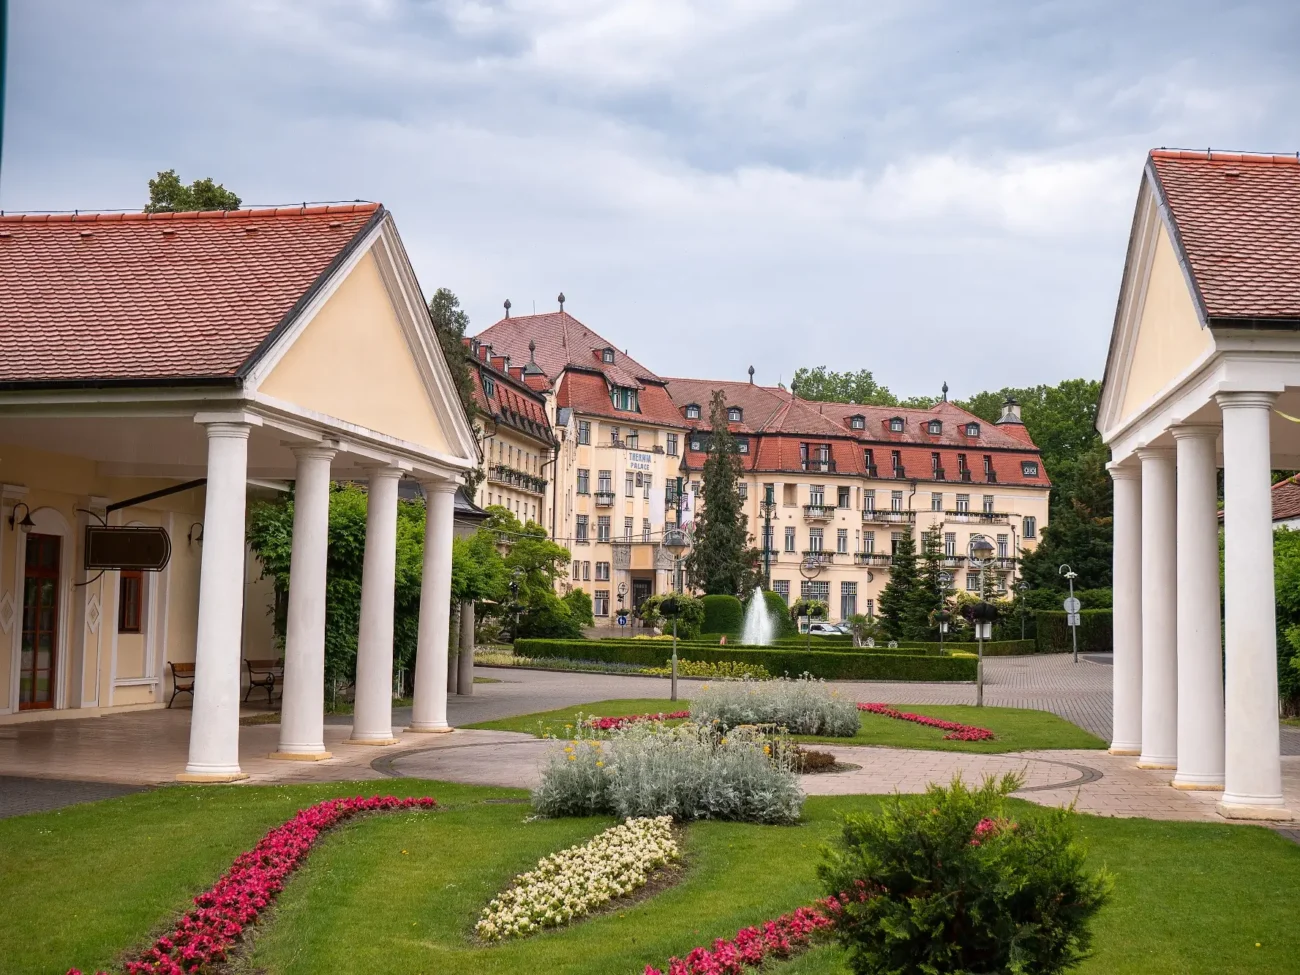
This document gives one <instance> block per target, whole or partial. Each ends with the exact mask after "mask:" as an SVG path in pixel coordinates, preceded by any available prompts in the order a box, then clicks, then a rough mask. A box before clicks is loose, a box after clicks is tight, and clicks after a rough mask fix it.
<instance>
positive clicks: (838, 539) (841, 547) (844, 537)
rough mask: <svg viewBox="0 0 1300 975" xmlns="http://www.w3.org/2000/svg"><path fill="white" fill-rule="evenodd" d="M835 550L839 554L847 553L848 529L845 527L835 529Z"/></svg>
mask: <svg viewBox="0 0 1300 975" xmlns="http://www.w3.org/2000/svg"><path fill="white" fill-rule="evenodd" d="M835 551H837V552H839V553H840V554H841V555H848V554H849V530H848V529H847V528H837V529H835Z"/></svg>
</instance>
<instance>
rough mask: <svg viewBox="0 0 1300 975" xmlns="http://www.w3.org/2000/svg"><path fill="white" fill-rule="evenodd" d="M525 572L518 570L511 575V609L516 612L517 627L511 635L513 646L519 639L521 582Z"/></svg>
mask: <svg viewBox="0 0 1300 975" xmlns="http://www.w3.org/2000/svg"><path fill="white" fill-rule="evenodd" d="M523 574H524V570H523V569H520V568H516V569H515V570H514V572H512V573H511V575H510V608H511V609H513V610H514V612H515V626H514V630H513V631H512V632H511V634H510V642H511V643H512V644H513V643H514V642H515V641H516V640H518V639H519V610H520V608H521V607H520V603H519V580H520V578H522V576H523Z"/></svg>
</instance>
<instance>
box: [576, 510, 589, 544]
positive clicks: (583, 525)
mask: <svg viewBox="0 0 1300 975" xmlns="http://www.w3.org/2000/svg"><path fill="white" fill-rule="evenodd" d="M573 539H574V541H577V542H585V541H586V540H587V516H586V515H577V516H576V517H575V518H574V520H573Z"/></svg>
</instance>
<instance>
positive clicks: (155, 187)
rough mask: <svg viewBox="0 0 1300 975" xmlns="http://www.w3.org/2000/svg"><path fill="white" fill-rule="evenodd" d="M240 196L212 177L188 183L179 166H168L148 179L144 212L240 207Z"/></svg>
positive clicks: (231, 208)
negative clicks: (167, 168) (155, 177)
mask: <svg viewBox="0 0 1300 975" xmlns="http://www.w3.org/2000/svg"><path fill="white" fill-rule="evenodd" d="M239 204H240V199H239V197H238V196H236V195H235V194H234V193H232V192H231V191H230V190H228V189H226V188H225V187H224V186H222V185H221V184H220V183H214V182H213V181H212V178H211V177H205V178H203V179H196V180H195V181H194V182H193V183H191V184H190V185H189V186H186V185H185V184H184V183H182V182H181V179H180V177H179V176H177V175H176V170H174V169H169V170H167V171H166V172H161V173H159V174H158V177H157V179H151V180H149V202H148V203H147V204H145V208H144V212H145V213H177V212H181V211H187V210H238V209H239Z"/></svg>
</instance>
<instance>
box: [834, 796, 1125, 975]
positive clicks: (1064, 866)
mask: <svg viewBox="0 0 1300 975" xmlns="http://www.w3.org/2000/svg"><path fill="white" fill-rule="evenodd" d="M1019 785H1020V782H1019V780H1018V779H1017V778H1016V777H1015V776H1010V775H1009V776H1007V777H1006V778H1004V779H1003V780H1002V781H1001V782H997V781H995V780H993V779H988V780H986V781H985V783H984V785H983V787H982V788H980V789H976V790H972V789H968V788H967V787H966V786H965V785H964V784H962V782H961V780H960V779H955V780H954V781H953V783H952V784H951V785H950V786H948V787H947V788H943V787H941V786H935V785H932V786H931V787H930V788H929V790H928V791H927V792H926V794H925V795H923V796H903V795H897V794H895V795H894V796H892V797H891V798H889V799H887V800H885V803H884V806H883V808H882V810H881V811H880V812H879V813H878V814H871V813H858V814H854V815H850V816H848V817H846V819H845V822H844V830H843V833H842V835H841V838H840V840H839V843H838V844H837V846H836V847H835V848H834V849H832V850H831V851H829V852H828V853H827V854H826V860H825V862H824V863H823V864H822V865H821V867H820V869H819V872H820V874H821V878H822V883H823V885H824V887H825V890H826V891H827V892H828V893H832V894H838V893H840V892H841V891H850V892H851V891H857V890H862V891H864V892H865V893H867V894H868V896H867V897H866V898H865V899H864V900H861V901H856V900H855V901H851V902H850V904H849V906H848V907H847V908H846V909H845V911H844V914H843V916H842V917H841V918H840V919H839V920H838V921H837V923H836V925H835V932H836V936H837V937H838V938H839V940H840V941H841V943H843V944H844V946H845V947H846V948H847V949H848V952H849V967H850V968H851V970H852V971H853V972H855V973H857V975H886V973H888V975H894V973H902V972H906V973H918V975H919V973H925V972H929V973H938V972H952V973H962V975H974V973H1023V975H1030V973H1032V975H1050V973H1055V972H1062V971H1065V970H1066V969H1068V968H1071V967H1073V966H1074V965H1075V964H1077V963H1078V962H1079V961H1080V960H1082V958H1083V957H1084V956H1085V955H1086V953H1087V950H1088V944H1089V940H1090V936H1089V931H1088V922H1089V921H1090V920H1091V919H1092V917H1093V915H1094V914H1096V913H1097V911H1098V909H1100V907H1101V905H1102V904H1103V903H1104V902H1105V900H1106V897H1107V895H1108V893H1109V891H1110V888H1111V880H1110V877H1109V876H1107V875H1106V873H1105V872H1104V871H1099V872H1096V873H1093V872H1089V871H1088V870H1086V869H1085V866H1084V860H1085V854H1084V850H1083V848H1082V846H1081V845H1080V844H1079V842H1078V840H1077V831H1078V827H1077V824H1076V816H1075V813H1074V812H1073V811H1072V810H1069V809H1042V810H1034V811H1032V812H1029V811H1025V812H1023V813H1022V815H1023V816H1024V818H1023V819H1022V820H1021V821H1019V822H1016V821H1014V820H1012V819H1011V818H1009V815H1008V809H1007V804H1006V796H1007V795H1008V794H1009V793H1010V792H1012V791H1013V790H1014V789H1015V788H1017V787H1018V786H1019Z"/></svg>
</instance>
